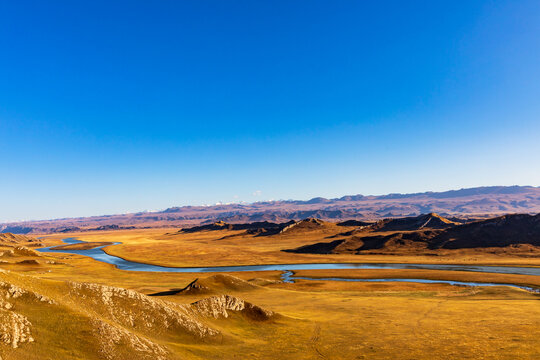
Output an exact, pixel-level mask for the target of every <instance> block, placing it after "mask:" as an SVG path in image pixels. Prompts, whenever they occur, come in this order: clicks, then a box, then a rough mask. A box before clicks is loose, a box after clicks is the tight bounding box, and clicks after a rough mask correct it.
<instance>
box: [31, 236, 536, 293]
mask: <svg viewBox="0 0 540 360" xmlns="http://www.w3.org/2000/svg"><path fill="white" fill-rule="evenodd" d="M63 242H64V243H65V244H78V243H84V241H81V240H77V239H75V238H65V239H63ZM117 244H119V243H115V244H113V245H117ZM105 246H111V245H104V246H99V247H96V248H94V249H89V250H55V249H54V248H55V246H50V247H45V248H41V249H36V250H37V251H40V252H62V253H69V254H78V255H84V256H88V257H91V258H93V259H95V260H97V261H101V262H104V263H108V264H113V265H115V266H116V267H117V268H118V269H121V270H129V271H150V272H182V273H184V272H200V273H206V272H238V271H283V272H284V274H283V276H282V279H283V281H285V282H293V281H294V280H327V281H365V282H388V281H398V282H416V283H447V284H451V285H463V286H513V287H519V288H522V289H526V290H530V291H537V290H536V289H533V288H530V287H526V286H520V285H514V284H503V283H488V282H485V283H484V282H460V281H445V280H427V279H399V278H398V279H350V278H339V277H335V278H334V277H332V278H309V277H295V276H293V275H294V273H293V271H295V270H339V269H403V270H406V269H424V270H447V271H472V272H484V273H496V274H520V275H534V276H540V268H535V267H517V266H516V267H512V266H483V265H448V264H394V263H311V264H269V265H238V266H211V267H166V266H159V265H151V264H145V263H139V262H135V261H129V260H125V259H122V258H120V257H118V256H114V255H109V254H107V253H106V252H105V251H104V250H103V248H104V247H105Z"/></svg>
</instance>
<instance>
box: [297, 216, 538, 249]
mask: <svg viewBox="0 0 540 360" xmlns="http://www.w3.org/2000/svg"><path fill="white" fill-rule="evenodd" d="M431 218H433V217H431ZM401 220H403V221H400V222H399V223H394V225H393V226H392V227H391V229H392V230H393V231H390V230H389V229H390V228H385V227H384V226H382V227H380V228H377V227H373V228H371V229H369V228H368V229H367V230H362V231H353V232H349V233H343V234H342V235H343V236H342V237H341V238H340V239H338V240H334V241H321V242H316V243H313V244H310V245H305V246H301V247H299V248H296V249H289V250H286V251H289V252H297V253H314V254H330V253H333V254H339V253H358V254H360V253H363V252H369V251H377V252H410V253H417V254H420V253H421V252H422V251H427V250H430V251H437V250H445V249H448V250H450V249H452V250H456V249H486V248H506V247H508V248H516V247H518V248H519V247H523V246H532V247H534V248H537V250H540V214H538V215H534V216H533V215H528V214H514V215H504V216H500V217H495V218H492V219H487V220H482V221H475V222H471V223H466V224H459V225H458V224H451V225H450V224H447V223H445V222H444V221H443V222H442V224H447V225H449V226H447V227H446V228H440V227H438V226H436V227H434V228H431V229H428V228H427V227H417V228H412V227H408V226H405V227H398V226H397V225H396V224H407V225H409V224H412V223H414V222H413V221H412V219H411V218H406V219H401ZM409 220H410V221H409ZM430 221H431V220H430ZM381 224H384V225H387V224H392V220H390V221H383V222H381ZM435 224H436V225H441V224H440V223H437V222H435ZM381 229H382V230H383V231H384V232H383V231H379V230H381Z"/></svg>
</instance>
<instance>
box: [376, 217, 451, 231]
mask: <svg viewBox="0 0 540 360" xmlns="http://www.w3.org/2000/svg"><path fill="white" fill-rule="evenodd" d="M455 225H459V224H458V223H456V222H453V221H450V220H448V219H445V218H443V217H442V216H439V215H438V214H436V213H429V214H423V215H419V216H415V217H405V218H397V219H384V220H380V221H378V222H376V223H375V224H373V225H371V226H370V227H369V229H370V230H372V231H412V230H422V229H447V228H450V227H452V226H455Z"/></svg>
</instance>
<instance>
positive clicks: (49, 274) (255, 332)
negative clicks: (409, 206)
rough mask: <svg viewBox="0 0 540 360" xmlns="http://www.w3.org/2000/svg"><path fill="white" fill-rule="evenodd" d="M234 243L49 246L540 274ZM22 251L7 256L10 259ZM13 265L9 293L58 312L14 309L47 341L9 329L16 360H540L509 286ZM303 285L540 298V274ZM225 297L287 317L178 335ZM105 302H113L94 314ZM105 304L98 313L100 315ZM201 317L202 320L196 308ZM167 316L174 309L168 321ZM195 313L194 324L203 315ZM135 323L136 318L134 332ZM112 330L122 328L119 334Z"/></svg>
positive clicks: (539, 347)
mask: <svg viewBox="0 0 540 360" xmlns="http://www.w3.org/2000/svg"><path fill="white" fill-rule="evenodd" d="M167 232H168V234H165V233H167ZM228 235H235V234H230V233H225V232H223V233H221V232H219V231H218V232H205V233H199V234H177V233H176V230H174V233H173V230H169V231H167V230H163V229H157V230H156V229H154V230H132V231H116V232H114V231H111V232H95V233H80V234H68V235H65V234H63V235H53V236H47V237H46V238H45V239H43V240H42V241H43V242H44V243H45V244H47V245H52V244H60V243H61V242H60V239H61V238H64V237H68V236H75V237H77V238H79V239H81V240H85V241H99V242H121V243H122V244H121V245H115V246H110V247H108V248H107V252H108V253H110V254H113V255H117V256H121V257H124V258H126V259H129V260H133V261H141V262H148V263H152V264H158V265H167V266H209V265H212V266H216V265H239V264H261V263H299V262H347V261H350V262H415V263H457V264H488V265H489V264H497V265H513V266H516V265H517V266H540V257H537V256H530V257H524V256H512V255H508V254H497V253H478V252H453V253H449V254H441V255H440V256H427V255H425V256H413V255H410V254H404V255H360V256H359V255H314V254H295V253H287V252H283V251H281V250H282V249H287V248H292V247H297V246H301V245H304V244H308V243H312V242H313V240H315V239H320V238H324V237H325V236H332V233H328V234H322V235H321V234H312V235H307V236H304V237H299V236H290V237H287V236H282V237H258V238H254V237H247V236H242V235H241V236H232V237H228ZM9 249H10V248H9V247H7V246H6V247H4V250H6V251H7V250H9ZM533 255H534V254H533ZM2 259H4V262H3V263H1V264H0V267H1V268H2V269H4V272H2V273H0V276H1V277H2V282H3V283H4V285H2V286H3V289H4V290H2V291H4V293H6V294H8V293H9V289H10V287H9V286H10V285H9V284H12V285H16V286H17V287H19V288H22V289H27V291H33V292H35V293H39V294H41V295H43V296H46V297H47V298H48V299H51V300H52V301H53V303H54V304H49V303H47V302H40V301H36V300H32V299H30V298H29V297H25V296H22V297H18V298H15V297H13V296H12V295H10V296H8V297H5V301H6V302H9V303H10V304H12V305H11V306H13V307H12V308H10V309H9V310H8V309H5V310H1V313H0V314H7V312H8V311H9V313H10V314H11V312H16V313H17V314H20V315H21V316H24V317H25V318H26V319H27V320H28V322H29V323H30V324H31V325H29V326H28V328H29V329H30V330H29V331H31V337H32V340H33V341H31V342H29V341H25V342H20V343H19V344H18V345H17V348H13V347H12V346H11V345H10V344H11V343H10V342H9V341H8V342H7V343H6V341H5V340H6V335H5V334H7V330H1V329H0V332H1V331H4V332H3V335H2V337H1V338H2V339H3V340H4V341H3V342H4V343H5V344H2V345H0V354H1V356H2V359H33V358H35V355H36V354H39V358H40V359H79V358H88V359H92V358H105V359H125V358H130V357H131V358H134V359H135V358H145V357H144V356H146V355H147V354H149V353H147V352H145V350H144V347H147V348H151V349H154V350H155V349H161V348H163V349H164V352H163V353H162V354H161V353H160V352H159V351H161V350H155V351H157V353H160V354H161V355H159V356H162V357H163V358H171V359H176V358H182V359H276V358H279V359H482V358H484V359H538V358H540V340H538V331H537V329H538V328H539V327H540V302H539V300H540V295H538V294H534V293H530V292H527V291H523V290H518V289H512V288H509V287H504V286H501V287H492V288H487V287H457V286H451V285H446V284H415V283H391V282H390V283H351V282H337V281H302V280H299V281H297V282H296V283H293V284H287V283H282V282H280V281H279V280H280V275H281V273H280V272H276V271H272V272H238V273H230V274H223V275H214V274H201V273H151V272H130V271H122V270H118V269H116V268H114V266H112V265H110V264H105V263H100V262H97V261H94V260H92V259H89V258H86V257H83V256H80V255H73V254H66V253H61V252H58V253H54V254H50V253H44V254H34V253H32V252H28V253H25V252H21V253H13V254H9V255H6V256H3V257H2ZM27 260H35V261H33V262H32V261H27ZM6 271H8V272H6ZM296 275H298V276H310V277H330V276H336V277H347V276H349V277H366V278H396V277H401V278H403V277H405V278H406V277H409V278H431V279H452V280H462V281H490V282H501V283H519V284H527V285H532V286H536V287H540V279H538V278H539V277H537V276H527V275H505V274H485V273H469V272H456V271H431V270H309V271H308V270H305V271H298V272H297V274H296ZM197 278H198V279H199V280H198V281H197V282H196V284H200V288H194V289H192V290H189V291H183V292H179V293H176V294H173V295H164V296H150V297H146V296H143V295H141V297H140V298H139V295H135V294H138V293H141V294H155V293H159V292H164V291H170V290H175V291H177V290H180V289H182V288H184V287H185V286H186V285H188V284H189V283H191V282H192V281H193V280H195V279H197ZM73 283H97V284H101V285H103V286H112V287H118V288H125V289H130V290H133V292H128V293H123V292H122V291H120V290H110V289H109V288H101V287H99V288H98V289H100V290H99V291H101V292H100V293H99V294H100V295H99V296H97V295H95V294H94V293H92V292H90V290H85V291H84V292H76V293H75V292H73V289H79V288H80V285H72V284H73ZM92 289H94V288H93V287H92ZM107 289H108V290H107ZM173 292H174V291H173ZM2 294H3V293H2ZM103 294H113V295H103ZM223 294H228V295H231V296H233V297H235V298H238V299H243V300H245V301H246V302H248V303H251V304H255V305H256V306H258V307H260V308H262V309H265V310H269V311H272V312H274V313H275V314H277V315H276V316H274V317H271V318H269V319H268V320H264V321H263V320H261V319H260V318H257V317H253V316H252V315H250V314H244V313H242V312H236V311H231V309H229V310H228V312H229V316H228V317H226V318H225V317H218V318H214V317H203V316H202V315H201V314H199V313H197V314H195V315H193V316H195V318H196V319H197V321H199V322H200V323H201V324H203V325H204V326H207V327H209V328H210V329H214V330H215V331H218V332H219V334H220V335H219V336H217V337H216V336H214V337H208V338H198V337H193V336H192V335H190V334H189V332H188V331H187V330H185V329H184V328H182V329H184V330H182V331H184V332H185V333H184V332H181V331H180V330H178V329H176V330H174V329H172V328H171V329H172V330H170V329H169V328H168V326H170V323H171V322H172V320H171V318H169V317H168V316H172V315H170V314H172V313H171V312H170V311H171V310H170V309H173V310H174V311H175V312H180V313H181V314H183V313H182V311H185V310H183V309H184V307H185V306H188V305H186V304H192V303H195V302H197V301H199V300H201V299H207V298H209V297H212V296H221V295H223ZM94 296H97V297H96V299H98V300H99V301H98V300H95V302H89V301H90V300H91V299H94ZM103 296H106V298H107V296H111V299H113V300H111V301H112V302H109V303H102V302H101V301H102V298H103ZM115 296H116V297H117V298H118V300H116V297H115ZM146 299H150V300H146ZM92 301H94V300H92ZM96 301H97V302H96ZM98 303H99V306H97V305H96V304H98ZM92 304H93V305H92ZM107 304H109V306H110V308H109V307H107V306H106V305H107ZM163 304H164V305H163ZM167 304H171V305H167ZM91 305H92V306H94V307H95V309H88V308H89V307H90V308H92V306H91ZM100 306H103V308H101V307H100ZM175 306H179V307H180V308H176V307H175ZM189 306H191V307H190V308H189V309H192V308H193V306H194V305H189ZM161 307H164V310H163V311H162V310H159V309H161ZM156 309H157V310H156ZM158 310H159V312H157V311H158ZM189 311H190V314H191V311H192V310H189ZM145 312H148V313H149V314H153V316H154V317H155V318H159V319H160V323H156V324H155V325H153V326H155V328H144V327H141V326H142V325H140V324H141V322H142V323H144V322H143V321H142V318H141V319H139V320H137V319H138V318H137V316H141V315H140V314H141V313H145ZM125 314H127V315H125ZM129 314H131V315H129ZM164 314H165V315H164ZM167 314H169V315H167ZM257 314H259V312H257ZM124 315H125V316H124ZM128 315H129V316H128ZM175 316H176V315H175ZM190 316H191V315H190ZM126 319H127V320H126ZM129 319H135V320H133V321H131V322H130V320H129ZM97 320H99V321H101V322H104V323H106V324H109V325H110V326H113V327H114V329H116V330H115V332H114V334H115V335H114V336H116V337H118V341H116V342H114V343H113V344H112V345H111V346H109V348H107V347H106V346H105V349H106V350H107V349H108V350H107V351H103V349H104V345H103V343H100V340H99V339H100V336H102V337H104V338H106V337H111V336H112V335H111V334H112V333H111V332H110V331H109V333H107V332H105V333H103V332H102V333H101V335H100V334H99V333H96V330H95V329H96V327H95V326H93V325H92V324H94V323H95V321H97ZM164 324H167V326H165V325H164ZM98 328H99V329H102V331H103V329H105V328H107V329H109V328H108V327H107V326H101V327H98ZM173 330H174V331H173ZM124 331H127V332H128V333H129V336H127V335H126V337H122V336H124V335H122V336H120V335H118V334H125V333H124ZM10 334H11V333H10ZM107 334H109V335H107ZM114 336H113V337H114ZM133 336H136V337H137V339H139V340H137V341H138V342H137V341H135V340H133V339H135V338H134V337H133ZM134 341H135V343H133V342H134ZM134 344H135V345H134ZM152 344H154V345H152ZM153 346H157V347H155V348H153ZM141 349H142V350H141ZM154 350H152V351H154ZM141 354H142V355H141ZM145 354H146V355H145ZM143 355H144V356H143ZM148 358H151V356H150V357H148ZM155 358H157V357H155Z"/></svg>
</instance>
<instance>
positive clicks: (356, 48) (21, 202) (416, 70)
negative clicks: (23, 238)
mask: <svg viewBox="0 0 540 360" xmlns="http://www.w3.org/2000/svg"><path fill="white" fill-rule="evenodd" d="M0 51H1V53H0V160H1V163H2V172H1V175H0V189H1V205H0V221H8V220H19V219H20V220H23V219H42V218H55V217H71V216H85V215H98V214H107V213H122V212H131V211H139V210H145V209H146V210H153V209H162V208H166V207H169V206H174V205H185V204H194V205H199V204H204V203H215V202H218V201H222V202H233V201H248V202H251V201H258V200H266V199H289V198H295V199H307V198H311V197H314V196H324V197H336V196H342V195H345V194H357V193H362V194H382V193H390V192H417V191H426V190H434V191H437V190H446V189H454V188H461V187H471V186H479V185H512V184H518V185H540V2H539V1H526V0H525V1H429V0H426V1H371V2H368V1H314V0H309V1H308V0H306V1H251V0H249V1H248V0H246V1H221V0H220V1H204V0H201V1H125V2H121V1H85V2H82V1H24V0H22V1H10V2H8V1H4V2H2V3H1V4H0Z"/></svg>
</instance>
